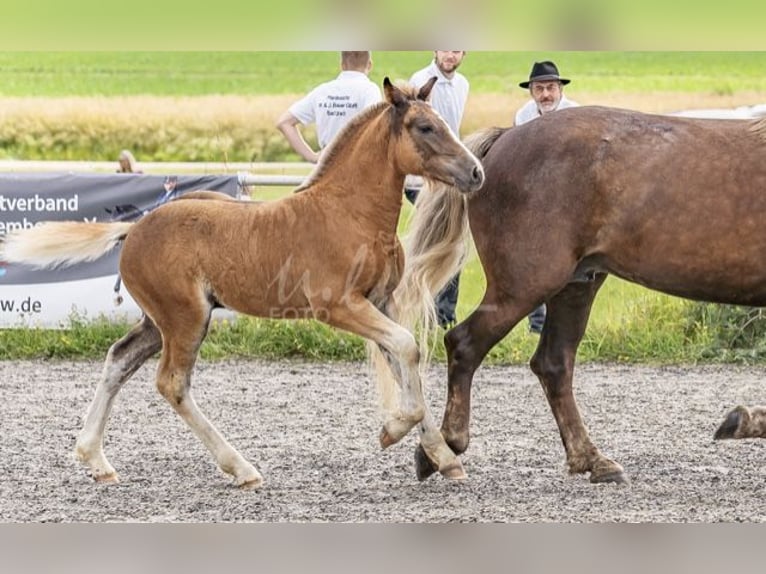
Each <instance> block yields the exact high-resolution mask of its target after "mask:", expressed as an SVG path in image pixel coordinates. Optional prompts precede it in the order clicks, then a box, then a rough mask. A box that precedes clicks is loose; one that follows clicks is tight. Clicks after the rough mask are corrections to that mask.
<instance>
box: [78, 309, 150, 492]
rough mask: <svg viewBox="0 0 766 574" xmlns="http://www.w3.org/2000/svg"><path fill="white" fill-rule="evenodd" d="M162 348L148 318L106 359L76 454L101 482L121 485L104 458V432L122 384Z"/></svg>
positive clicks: (113, 348)
mask: <svg viewBox="0 0 766 574" xmlns="http://www.w3.org/2000/svg"><path fill="white" fill-rule="evenodd" d="M161 347H162V339H161V337H160V332H159V331H158V330H157V327H156V326H155V325H154V323H153V322H152V321H151V319H149V318H148V317H146V316H144V318H143V319H142V320H141V322H140V323H138V325H136V326H135V327H133V329H131V330H130V332H129V333H128V334H127V335H125V336H124V337H123V338H122V339H120V340H119V341H117V342H116V343H114V344H113V345H112V346H111V348H110V349H109V353H108V354H107V356H106V362H105V363H104V368H103V371H102V374H101V380H100V381H99V383H98V387H97V388H96V394H95V396H94V397H93V401H92V402H91V404H90V408H89V409H88V414H87V415H86V417H85V424H84V425H83V428H82V430H81V431H80V434H79V436H78V437H77V442H76V444H75V454H76V456H77V458H79V459H80V460H81V461H82V462H83V463H85V464H86V465H87V466H88V468H89V469H90V473H91V475H92V476H93V478H94V479H96V480H97V481H99V482H117V480H118V477H117V473H116V472H115V470H114V468H113V467H112V465H111V464H109V461H108V460H107V459H106V456H105V455H104V446H103V445H104V429H105V428H106V423H107V420H108V418H109V413H110V411H111V409H112V405H113V404H114V399H115V397H116V396H117V393H118V392H119V390H120V388H122V385H123V384H124V383H125V382H126V381H127V380H128V379H129V378H130V377H131V376H132V375H133V374H134V373H135V372H136V371H137V370H138V368H139V367H140V366H141V365H143V364H144V363H145V362H146V360H147V359H148V358H149V357H151V356H152V355H154V354H155V353H156V352H157V351H159V350H160V348H161Z"/></svg>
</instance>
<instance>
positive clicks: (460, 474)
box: [439, 458, 468, 480]
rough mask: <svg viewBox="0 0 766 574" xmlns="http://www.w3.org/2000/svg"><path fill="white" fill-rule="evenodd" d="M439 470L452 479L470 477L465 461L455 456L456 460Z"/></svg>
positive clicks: (445, 476)
mask: <svg viewBox="0 0 766 574" xmlns="http://www.w3.org/2000/svg"><path fill="white" fill-rule="evenodd" d="M439 472H440V473H441V475H442V476H443V477H444V478H449V479H450V480H466V479H467V478H468V475H467V474H466V473H465V469H464V468H463V463H462V462H460V459H459V458H455V462H453V463H450V464H448V465H447V466H445V467H444V468H440V469H439Z"/></svg>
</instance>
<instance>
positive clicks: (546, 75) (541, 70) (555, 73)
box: [519, 61, 571, 88]
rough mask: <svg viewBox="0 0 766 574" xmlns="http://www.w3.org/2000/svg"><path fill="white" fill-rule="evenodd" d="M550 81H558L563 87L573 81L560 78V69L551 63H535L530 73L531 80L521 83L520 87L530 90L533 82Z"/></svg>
mask: <svg viewBox="0 0 766 574" xmlns="http://www.w3.org/2000/svg"><path fill="white" fill-rule="evenodd" d="M550 80H558V81H559V82H561V83H562V84H563V85H567V84H568V83H569V82H570V81H571V80H567V79H566V78H561V77H559V69H558V68H557V67H556V64H554V63H553V62H551V61H545V62H535V64H534V66H532V71H531V72H530V73H529V80H528V81H526V82H521V83H520V84H519V86H521V87H522V88H528V87H529V84H530V83H532V82H547V81H550Z"/></svg>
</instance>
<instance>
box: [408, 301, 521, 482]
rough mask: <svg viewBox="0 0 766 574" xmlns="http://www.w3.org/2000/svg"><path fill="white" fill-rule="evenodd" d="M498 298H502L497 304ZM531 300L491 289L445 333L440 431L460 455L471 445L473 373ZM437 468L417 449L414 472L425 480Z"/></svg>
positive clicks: (518, 319) (517, 320)
mask: <svg viewBox="0 0 766 574" xmlns="http://www.w3.org/2000/svg"><path fill="white" fill-rule="evenodd" d="M496 301H502V304H501V303H498V302H496ZM534 307H535V303H534V302H531V301H521V300H510V299H509V298H508V297H507V296H503V297H495V296H494V295H493V293H491V292H490V291H489V290H488V291H487V293H485V295H484V299H483V300H482V302H481V305H479V307H478V308H477V309H476V310H475V311H474V312H473V313H471V315H469V316H468V317H467V318H466V320H465V321H463V322H462V323H460V324H458V325H457V326H456V327H455V328H454V329H452V330H450V331H448V332H447V334H446V335H445V336H444V346H445V348H446V350H447V377H448V379H447V404H446V406H445V409H444V418H443V420H442V426H441V434H442V436H444V439H445V440H446V442H447V445H448V446H449V447H450V448H451V449H452V451H454V452H455V453H456V454H457V455H460V454H462V453H463V452H465V450H466V449H467V448H468V442H469V423H470V418H471V384H472V382H473V374H474V372H475V371H476V369H478V368H479V366H480V365H481V362H482V361H483V360H484V357H485V356H486V355H487V353H488V352H489V351H490V350H491V349H492V347H494V346H495V345H496V344H497V343H498V342H499V341H500V340H501V339H502V338H503V337H505V335H507V334H508V332H509V331H510V330H511V329H512V328H513V327H514V326H515V325H516V324H517V323H518V322H519V321H520V320H521V319H523V318H524V317H526V316H527V314H528V313H529V312H530V311H531V310H532V309H534ZM435 470H436V469H435V468H434V466H433V464H432V463H431V462H430V460H429V459H428V457H427V456H426V453H425V452H424V451H423V449H422V448H421V447H420V446H418V447H417V448H416V450H415V472H416V473H417V476H418V479H419V480H425V479H426V478H428V477H429V476H430V475H431V474H433V473H434V471H435Z"/></svg>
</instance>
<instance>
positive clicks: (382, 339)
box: [323, 295, 465, 479]
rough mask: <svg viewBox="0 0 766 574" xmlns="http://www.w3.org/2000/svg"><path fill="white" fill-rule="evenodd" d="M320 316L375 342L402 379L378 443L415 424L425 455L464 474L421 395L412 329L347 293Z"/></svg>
mask: <svg viewBox="0 0 766 574" xmlns="http://www.w3.org/2000/svg"><path fill="white" fill-rule="evenodd" d="M323 319H324V320H325V321H326V322H327V323H328V324H329V325H332V326H334V327H338V328H340V329H343V330H345V331H349V332H351V333H355V334H357V335H360V336H362V337H364V338H366V339H369V340H371V341H373V342H374V343H377V344H378V345H379V346H380V348H381V349H382V350H383V356H384V357H386V360H387V361H388V362H389V366H390V368H391V370H392V372H393V373H394V375H395V376H396V378H397V380H399V381H400V382H401V390H402V394H401V399H400V402H399V411H398V412H395V413H390V412H389V413H387V419H386V420H385V421H384V423H383V430H382V431H381V434H380V444H381V446H382V447H383V448H387V447H388V446H391V445H392V444H395V443H396V442H398V441H399V440H401V439H402V437H404V436H405V435H406V434H407V433H408V432H409V431H410V430H411V429H412V427H414V426H415V425H416V424H418V423H420V425H419V427H418V431H419V433H420V440H421V444H422V446H423V448H424V449H425V452H426V453H427V455H426V456H427V457H428V459H429V460H430V461H432V464H433V465H435V466H436V468H437V469H438V470H439V472H441V473H442V474H443V475H444V476H446V477H448V478H455V479H459V478H464V477H465V472H464V471H463V466H462V464H461V463H460V459H458V458H457V457H456V456H455V453H453V452H452V450H451V449H450V448H449V447H448V446H447V444H446V443H445V442H444V439H443V437H442V435H441V433H440V432H439V429H438V428H437V426H436V423H435V422H434V420H433V416H432V415H431V413H430V412H429V410H428V408H427V407H426V404H425V399H424V397H423V389H422V386H421V381H420V373H419V370H418V363H419V359H420V351H419V349H418V346H417V343H416V342H415V338H414V337H413V336H412V333H410V332H409V331H407V329H405V328H404V327H402V326H401V325H399V324H398V323H396V322H395V321H393V320H391V319H390V318H389V317H387V316H386V315H385V314H384V313H382V312H381V311H380V310H379V309H378V308H377V307H375V306H374V305H373V304H372V303H371V302H370V301H368V300H367V299H366V298H364V297H362V296H361V295H359V296H349V297H348V298H347V300H346V301H344V303H343V304H341V305H338V306H336V307H333V308H332V309H330V310H329V313H328V314H327V316H326V317H323Z"/></svg>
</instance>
